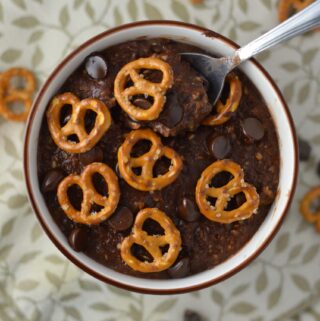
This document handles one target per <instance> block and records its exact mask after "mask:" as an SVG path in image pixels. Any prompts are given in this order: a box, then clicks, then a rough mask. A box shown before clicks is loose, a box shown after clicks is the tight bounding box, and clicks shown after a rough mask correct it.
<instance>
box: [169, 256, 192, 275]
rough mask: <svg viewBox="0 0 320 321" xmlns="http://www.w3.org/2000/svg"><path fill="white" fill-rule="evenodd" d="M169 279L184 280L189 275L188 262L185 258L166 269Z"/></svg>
mask: <svg viewBox="0 0 320 321" xmlns="http://www.w3.org/2000/svg"><path fill="white" fill-rule="evenodd" d="M168 273H169V275H170V277H172V278H173V279H180V278H184V277H185V276H187V275H188V274H190V260H189V258H187V257H185V258H183V259H181V260H180V261H178V262H177V263H176V264H175V265H173V266H172V267H171V268H169V269H168Z"/></svg>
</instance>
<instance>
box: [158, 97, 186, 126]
mask: <svg viewBox="0 0 320 321" xmlns="http://www.w3.org/2000/svg"><path fill="white" fill-rule="evenodd" d="M182 117H183V108H182V107H181V105H180V103H179V100H178V97H177V94H175V93H173V92H169V93H168V94H167V101H166V108H165V109H164V110H163V112H162V113H161V114H160V117H159V121H160V122H161V123H163V124H164V125H165V126H167V127H169V128H173V127H174V126H176V125H177V124H179V123H180V122H181V120H182Z"/></svg>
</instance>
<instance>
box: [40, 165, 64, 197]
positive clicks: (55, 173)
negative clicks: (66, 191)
mask: <svg viewBox="0 0 320 321" xmlns="http://www.w3.org/2000/svg"><path fill="white" fill-rule="evenodd" d="M64 176H65V175H64V173H63V172H62V170H60V169H53V170H51V171H50V172H48V173H47V174H46V176H45V177H44V179H43V181H42V186H41V190H42V192H44V193H47V192H53V191H55V190H56V189H57V188H58V185H59V183H60V182H61V181H62V180H63V178H64Z"/></svg>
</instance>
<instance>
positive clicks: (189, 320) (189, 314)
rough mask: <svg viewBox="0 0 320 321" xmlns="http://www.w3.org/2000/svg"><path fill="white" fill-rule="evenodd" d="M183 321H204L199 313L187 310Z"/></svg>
mask: <svg viewBox="0 0 320 321" xmlns="http://www.w3.org/2000/svg"><path fill="white" fill-rule="evenodd" d="M183 321H202V316H201V315H200V314H199V313H198V312H195V311H192V310H186V311H185V312H184V318H183Z"/></svg>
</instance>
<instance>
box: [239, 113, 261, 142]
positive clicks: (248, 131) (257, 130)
mask: <svg viewBox="0 0 320 321" xmlns="http://www.w3.org/2000/svg"><path fill="white" fill-rule="evenodd" d="M242 129H243V133H244V134H245V136H246V137H247V138H248V139H249V141H250V142H253V141H259V140H261V139H262V138H263V136H264V128H263V125H262V124H261V122H260V121H259V120H258V119H256V118H252V117H250V118H246V119H245V120H244V121H243V122H242Z"/></svg>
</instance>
